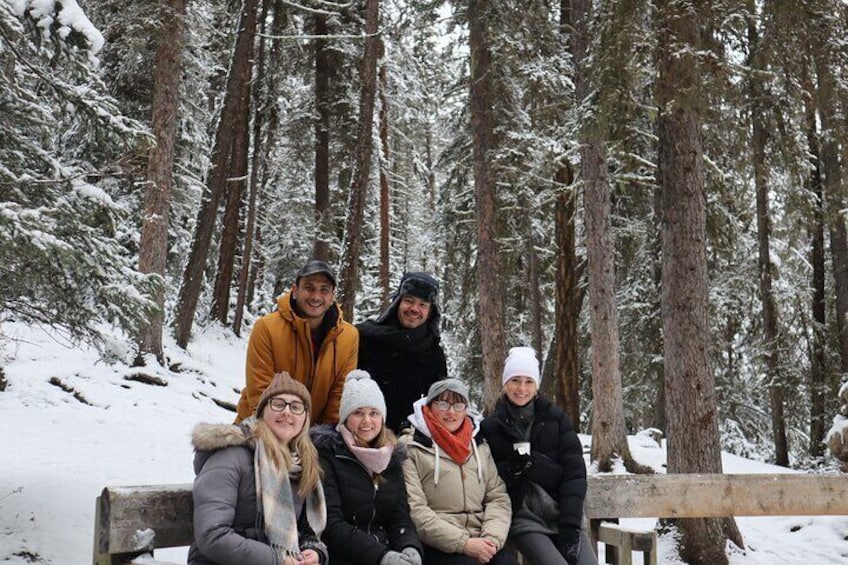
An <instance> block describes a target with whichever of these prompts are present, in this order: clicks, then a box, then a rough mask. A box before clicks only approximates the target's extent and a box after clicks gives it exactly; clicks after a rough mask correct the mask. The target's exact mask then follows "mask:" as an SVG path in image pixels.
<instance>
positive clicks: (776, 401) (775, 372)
mask: <svg viewBox="0 0 848 565" xmlns="http://www.w3.org/2000/svg"><path fill="white" fill-rule="evenodd" d="M748 10H749V19H748V46H749V49H750V54H749V56H750V60H749V66H750V67H751V70H752V76H751V78H750V80H749V83H748V98H749V100H750V102H751V130H752V132H751V136H752V143H753V148H752V149H753V159H754V163H753V165H754V188H755V190H756V193H757V247H758V251H759V253H758V257H759V260H758V261H757V266H758V270H759V275H760V300H761V301H762V305H763V358H764V361H765V372H766V377H767V380H768V389H769V402H770V404H771V426H772V440H773V441H774V456H775V463H776V464H778V465H782V466H783V467H788V466H789V447H788V443H787V439H786V416H785V414H784V391H783V383H782V382H781V379H780V370H779V362H780V361H779V354H778V343H777V334H778V320H777V304H776V303H775V300H774V290H773V288H772V281H773V279H774V265H773V264H772V262H771V241H770V240H771V213H770V212H769V201H768V185H767V183H768V179H767V173H766V136H767V133H766V127H765V124H764V121H765V116H764V113H765V108H764V107H763V100H764V98H765V90H764V89H763V87H762V84H761V83H760V81H761V80H762V79H760V78H759V77H760V73H761V72H763V71H764V66H765V65H764V64H763V55H762V53H761V51H760V49H761V47H760V38H759V32H758V30H757V23H756V21H755V15H756V6H755V4H754V1H753V0H749V1H748Z"/></svg>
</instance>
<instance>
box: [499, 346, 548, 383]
mask: <svg viewBox="0 0 848 565" xmlns="http://www.w3.org/2000/svg"><path fill="white" fill-rule="evenodd" d="M517 376H522V377H530V378H531V379H533V380H534V381H536V387H539V386H540V385H541V384H542V375H541V374H539V360H538V359H536V352H535V351H534V350H533V348H532V347H513V348H512V349H510V350H509V355H508V356H507V358H506V362H505V363H504V370H503V381H502V383H503V384H506V382H507V381H508V380H509V379H511V378H512V377H517Z"/></svg>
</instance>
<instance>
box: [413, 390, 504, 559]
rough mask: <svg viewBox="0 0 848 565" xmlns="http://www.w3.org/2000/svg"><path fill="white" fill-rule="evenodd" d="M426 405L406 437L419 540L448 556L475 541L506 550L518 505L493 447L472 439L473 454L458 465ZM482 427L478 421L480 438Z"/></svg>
mask: <svg viewBox="0 0 848 565" xmlns="http://www.w3.org/2000/svg"><path fill="white" fill-rule="evenodd" d="M423 401H424V399H423V398H422V399H421V400H419V401H418V402H416V403H415V414H413V415H412V416H410V418H409V419H410V421H411V422H412V424H413V428H411V429H409V430H407V431H406V433H405V434H404V435H402V436H401V437H400V441H401V442H403V443H406V444H407V459H406V461H404V462H403V475H404V480H405V482H406V492H407V495H408V498H409V509H410V514H411V516H412V521H413V523H414V524H415V528H416V529H417V530H418V537H419V538H421V541H422V542H423V543H424V544H426V545H429V546H430V547H433V548H435V549H437V550H439V551H442V552H445V553H462V550H463V549H464V548H465V542H467V541H468V539H469V538H470V537H486V538H489V539H491V540H492V541H493V542H495V544H496V545H497V547H498V550H500V549H501V548H502V547H503V545H504V542H505V541H506V536H507V533H508V532H509V524H510V520H511V519H512V507H511V505H510V501H509V495H508V494H507V492H506V486H505V485H504V482H503V480H501V478H500V477H499V476H498V470H497V467H495V461H494V460H493V459H492V454H491V452H490V451H489V446H488V445H486V444H485V443H481V444H479V445H477V444H476V441H475V440H473V439H472V444H475V445H474V448H473V449H472V451H471V454H470V455H469V456H468V458H467V459H466V460H465V462H464V463H463V464H462V465H461V466H460V465H458V464H457V463H455V462H454V461H453V460H452V459H451V458H450V457H449V456H448V455H447V454H446V453H445V452H444V451H443V450H442V449H439V448H438V446H437V445H436V444H435V443H434V442H433V441H432V440H431V439H430V437H429V435H430V434H429V430H427V426H426V423H424V420H423V417H422V416H421V406H422V405H423ZM476 428H477V425H476V423H475V434H476ZM437 461H438V464H437Z"/></svg>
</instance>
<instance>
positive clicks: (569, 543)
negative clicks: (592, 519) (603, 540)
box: [557, 529, 580, 565]
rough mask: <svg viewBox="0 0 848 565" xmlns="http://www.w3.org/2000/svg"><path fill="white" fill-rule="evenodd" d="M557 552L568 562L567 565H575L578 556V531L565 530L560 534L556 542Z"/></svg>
mask: <svg viewBox="0 0 848 565" xmlns="http://www.w3.org/2000/svg"><path fill="white" fill-rule="evenodd" d="M557 546H558V548H559V552H560V553H562V556H563V557H565V560H566V561H568V565H577V558H578V557H579V556H580V531H579V530H571V529H568V530H565V531H562V532H560V534H559V539H558V540H557Z"/></svg>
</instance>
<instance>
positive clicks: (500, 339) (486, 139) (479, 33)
mask: <svg viewBox="0 0 848 565" xmlns="http://www.w3.org/2000/svg"><path fill="white" fill-rule="evenodd" d="M488 11H489V10H488V1H487V0H469V3H468V19H469V26H470V30H469V43H470V48H471V100H470V102H471V136H472V143H473V150H472V153H473V158H474V193H475V196H476V207H477V290H478V298H479V300H478V304H479V306H478V308H479V311H478V319H479V321H480V323H478V325H477V326H478V328H479V331H480V345H481V350H482V355H483V382H484V385H483V405H484V408H485V410H486V411H487V412H488V411H489V410H491V409H492V408H493V407H494V405H495V402H496V401H497V399H498V396H500V391H501V370H502V368H503V362H504V358H505V356H506V335H505V329H504V299H503V293H502V291H501V288H500V277H499V276H497V275H496V273H500V272H501V271H500V261H499V256H498V247H497V241H496V237H497V225H498V223H497V203H496V198H495V190H496V189H495V179H494V175H493V174H492V170H491V163H490V162H489V159H490V156H489V150H490V149H491V147H492V143H493V136H494V124H493V120H494V117H493V116H492V86H491V84H490V82H491V80H492V56H491V52H490V50H489V37H488V35H489V31H488V28H487V26H486V19H487V17H488V16H489V14H488Z"/></svg>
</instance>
